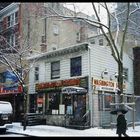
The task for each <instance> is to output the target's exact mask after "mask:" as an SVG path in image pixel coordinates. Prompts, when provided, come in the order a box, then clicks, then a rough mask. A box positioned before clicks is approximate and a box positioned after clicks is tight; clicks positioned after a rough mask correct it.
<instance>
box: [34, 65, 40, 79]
mask: <svg viewBox="0 0 140 140" xmlns="http://www.w3.org/2000/svg"><path fill="white" fill-rule="evenodd" d="M34 74H35V81H38V80H39V66H36V67H35V73H34Z"/></svg>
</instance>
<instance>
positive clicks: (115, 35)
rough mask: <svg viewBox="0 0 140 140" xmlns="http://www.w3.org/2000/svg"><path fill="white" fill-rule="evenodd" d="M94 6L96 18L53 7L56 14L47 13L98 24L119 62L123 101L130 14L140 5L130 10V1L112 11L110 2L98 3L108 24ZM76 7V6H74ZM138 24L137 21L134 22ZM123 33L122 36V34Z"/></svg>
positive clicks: (120, 90)
mask: <svg viewBox="0 0 140 140" xmlns="http://www.w3.org/2000/svg"><path fill="white" fill-rule="evenodd" d="M91 4H92V7H93V14H95V16H96V20H92V19H90V18H88V17H87V18H86V17H82V16H78V14H76V12H75V13H74V12H73V13H72V14H68V13H65V12H64V11H65V10H64V11H63V14H62V13H60V12H58V11H57V10H56V9H53V8H52V9H53V11H55V14H52V15H48V14H46V15H45V16H46V18H51V17H59V18H60V20H67V19H80V20H83V21H85V22H86V23H88V24H90V25H93V26H94V25H95V24H96V25H98V28H99V29H100V31H101V33H102V34H103V36H104V37H105V39H106V40H107V42H108V45H109V47H110V49H111V55H112V56H113V58H114V60H115V61H116V62H117V64H118V77H117V81H118V95H119V96H118V101H119V102H120V103H121V102H123V96H121V95H122V94H124V92H123V52H124V47H125V44H126V40H127V39H126V38H127V35H128V34H127V30H128V28H130V26H129V25H130V21H131V23H132V20H130V16H131V15H132V14H134V13H135V12H136V11H138V10H139V5H137V4H136V5H137V7H136V8H135V9H134V10H131V11H130V3H126V7H125V9H123V10H122V11H121V12H114V13H112V12H110V8H109V4H108V3H98V4H99V5H100V6H101V7H102V8H104V10H105V11H106V13H107V18H108V25H106V24H105V23H104V22H102V20H101V17H100V13H99V12H98V9H97V7H96V4H97V3H96V4H95V3H91ZM74 9H76V6H74ZM121 14H122V15H123V14H124V19H125V20H124V28H123V31H122V30H121V29H120V25H119V24H120V23H119V18H118V16H119V15H121ZM111 18H114V19H115V21H116V32H112V30H111V24H112V23H111ZM133 24H136V23H133ZM120 33H121V36H120Z"/></svg>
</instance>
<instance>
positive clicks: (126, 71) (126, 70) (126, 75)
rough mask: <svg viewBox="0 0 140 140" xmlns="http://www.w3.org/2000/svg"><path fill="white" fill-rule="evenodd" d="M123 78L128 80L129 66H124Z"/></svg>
mask: <svg viewBox="0 0 140 140" xmlns="http://www.w3.org/2000/svg"><path fill="white" fill-rule="evenodd" d="M123 78H124V80H126V81H128V68H123Z"/></svg>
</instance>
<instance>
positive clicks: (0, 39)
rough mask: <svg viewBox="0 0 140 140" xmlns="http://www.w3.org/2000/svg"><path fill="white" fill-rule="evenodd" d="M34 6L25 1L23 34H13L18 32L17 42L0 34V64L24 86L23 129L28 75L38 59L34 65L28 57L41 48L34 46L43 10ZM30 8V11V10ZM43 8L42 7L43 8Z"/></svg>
mask: <svg viewBox="0 0 140 140" xmlns="http://www.w3.org/2000/svg"><path fill="white" fill-rule="evenodd" d="M31 5H32V7H29V5H28V4H26V3H24V4H23V5H22V6H23V9H22V10H23V11H25V12H24V14H23V15H22V17H21V18H22V19H20V20H22V22H23V23H24V25H23V26H22V36H21V35H19V33H18V31H17V32H12V34H17V36H16V37H15V38H16V39H15V40H16V43H14V42H12V41H9V40H8V37H7V36H5V35H4V34H0V65H1V66H4V67H5V68H7V69H9V70H10V71H11V72H13V73H14V74H15V76H16V77H17V79H18V82H19V83H18V84H19V85H21V86H22V92H23V97H24V103H23V104H24V105H23V108H24V117H23V129H24V130H25V129H26V121H27V118H26V113H27V112H28V110H27V107H28V106H29V105H28V102H27V100H28V93H27V92H28V91H27V88H28V86H29V83H28V81H29V80H28V76H29V71H30V69H31V67H32V66H34V65H35V63H36V60H34V61H33V63H32V65H30V66H29V64H28V60H27V57H29V56H31V55H33V54H34V53H39V52H40V50H36V48H33V47H32V46H35V45H36V44H37V43H39V39H40V38H41V36H40V35H39V32H38V30H37V29H38V26H39V24H40V21H42V19H41V15H40V14H42V12H40V11H39V10H37V9H38V8H39V7H38V6H39V4H35V5H34V4H31ZM29 9H30V11H29ZM41 10H42V9H41Z"/></svg>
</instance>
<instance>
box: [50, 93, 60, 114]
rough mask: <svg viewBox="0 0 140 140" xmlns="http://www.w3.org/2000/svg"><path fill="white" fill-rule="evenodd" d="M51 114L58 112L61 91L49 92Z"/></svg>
mask: <svg viewBox="0 0 140 140" xmlns="http://www.w3.org/2000/svg"><path fill="white" fill-rule="evenodd" d="M48 101H49V110H48V113H49V114H58V111H59V104H60V93H50V94H49V99H48Z"/></svg>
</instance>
